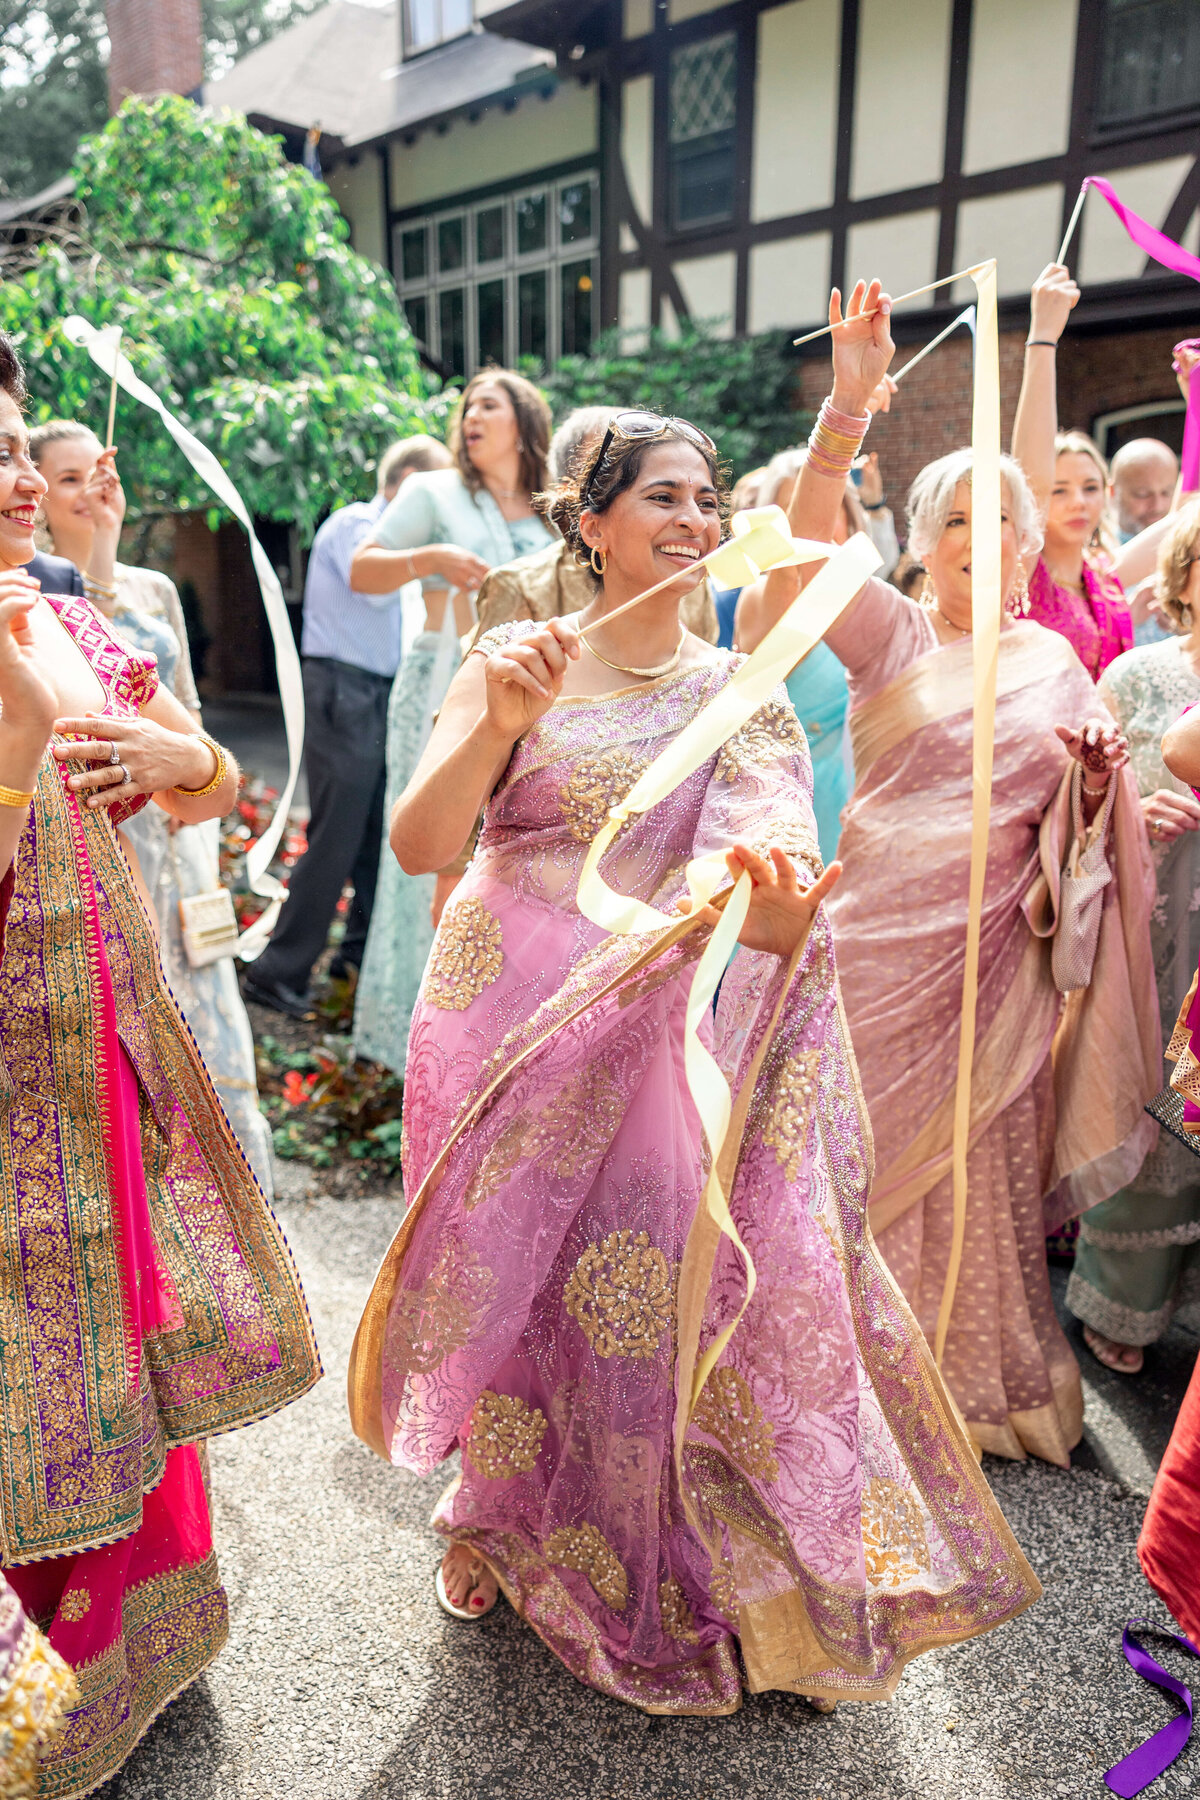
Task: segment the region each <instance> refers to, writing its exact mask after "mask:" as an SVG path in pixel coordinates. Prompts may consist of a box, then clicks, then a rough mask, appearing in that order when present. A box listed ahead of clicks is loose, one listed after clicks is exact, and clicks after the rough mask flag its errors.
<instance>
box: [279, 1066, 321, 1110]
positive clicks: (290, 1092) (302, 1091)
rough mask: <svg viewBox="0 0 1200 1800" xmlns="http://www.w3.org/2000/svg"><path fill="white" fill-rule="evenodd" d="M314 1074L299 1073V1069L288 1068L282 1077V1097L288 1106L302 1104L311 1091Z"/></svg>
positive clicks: (314, 1079)
mask: <svg viewBox="0 0 1200 1800" xmlns="http://www.w3.org/2000/svg"><path fill="white" fill-rule="evenodd" d="M316 1079H317V1078H316V1076H315V1075H301V1073H300V1071H299V1069H289V1070H288V1072H287V1074H286V1075H285V1076H284V1078H283V1097H284V1099H285V1100H286V1101H287V1103H288V1105H289V1106H304V1105H305V1104H306V1102H307V1100H308V1096H309V1094H310V1093H311V1092H312V1087H313V1083H314V1082H315V1081H316Z"/></svg>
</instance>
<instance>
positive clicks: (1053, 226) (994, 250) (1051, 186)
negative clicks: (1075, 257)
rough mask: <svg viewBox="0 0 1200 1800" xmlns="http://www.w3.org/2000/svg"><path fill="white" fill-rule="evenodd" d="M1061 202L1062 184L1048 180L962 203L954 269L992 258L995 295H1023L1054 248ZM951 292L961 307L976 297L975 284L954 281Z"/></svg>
mask: <svg viewBox="0 0 1200 1800" xmlns="http://www.w3.org/2000/svg"><path fill="white" fill-rule="evenodd" d="M1062 198H1063V191H1062V184H1061V183H1060V182H1057V181H1053V182H1048V183H1047V184H1046V185H1045V186H1043V187H1033V188H1023V189H1021V191H1020V192H1019V193H1016V194H989V195H988V196H987V198H986V199H982V200H964V201H963V203H962V204H961V205H960V207H959V209H958V235H957V238H956V239H955V245H954V267H955V268H956V269H966V268H969V267H970V266H971V264H972V263H977V262H982V261H983V260H984V258H985V257H988V256H994V257H995V258H996V279H997V282H998V285H999V291H1000V293H1001V294H1023V293H1028V291H1029V289H1030V288H1031V287H1032V286H1033V284H1034V282H1035V281H1036V280H1037V277H1038V276H1039V275H1040V274H1041V272H1042V270H1043V269H1044V268H1045V266H1046V264H1047V263H1048V262H1049V261H1050V259H1051V257H1052V256H1053V255H1054V253H1055V251H1056V250H1057V249H1058V245H1059V240H1060V238H1061V237H1062ZM951 292H952V293H953V295H954V297H955V299H957V300H960V301H961V302H962V303H963V304H964V305H965V304H966V302H967V301H968V300H974V298H975V284H974V282H972V281H957V282H955V284H954V287H953V288H952V290H951Z"/></svg>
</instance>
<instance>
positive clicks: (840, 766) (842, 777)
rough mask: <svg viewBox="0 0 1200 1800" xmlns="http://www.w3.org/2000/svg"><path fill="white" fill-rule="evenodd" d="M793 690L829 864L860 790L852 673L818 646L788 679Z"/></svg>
mask: <svg viewBox="0 0 1200 1800" xmlns="http://www.w3.org/2000/svg"><path fill="white" fill-rule="evenodd" d="M787 691H788V697H789V699H790V700H791V702H792V705H793V706H794V707H795V709H796V717H797V718H798V719H799V721H800V723H801V725H803V727H804V735H805V737H806V738H807V739H808V748H809V752H810V754H811V756H812V771H813V811H814V812H815V813H816V816H817V838H818V841H819V842H820V845H821V855H822V857H823V858H824V860H825V861H826V862H827V863H829V862H832V861H833V859H834V857H835V856H836V855H837V847H838V839H839V837H840V836H841V832H842V824H841V813H842V808H843V806H845V804H846V802H847V800H848V799H849V798H850V795H851V793H852V792H853V789H854V769H853V765H852V761H851V756H850V741H849V738H848V736H847V733H846V710H847V707H848V705H849V696H848V693H847V688H846V671H845V669H844V668H843V667H842V665H841V663H840V662H839V661H838V659H837V657H836V656H835V655H834V654H833V651H832V650H831V649H830V648H829V646H828V645H827V644H818V645H817V646H816V648H815V649H814V650H811V651H810V652H809V654H808V655H807V656H806V657H805V659H804V661H803V662H802V663H801V664H800V667H799V668H798V669H794V670H793V671H792V673H791V674H790V675H789V676H788V679H787Z"/></svg>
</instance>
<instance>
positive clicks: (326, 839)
mask: <svg viewBox="0 0 1200 1800" xmlns="http://www.w3.org/2000/svg"><path fill="white" fill-rule="evenodd" d="M391 687H392V682H391V677H390V676H388V675H372V674H370V673H369V672H368V671H367V670H366V669H358V668H355V667H354V665H353V664H352V663H344V662H335V661H334V659H333V658H332V657H326V656H309V657H306V658H305V661H304V705H305V726H304V770H305V774H306V775H307V777H308V801H309V807H310V809H311V816H310V818H309V823H308V848H307V850H306V851H305V853H304V855H303V856H302V857H301V858H300V861H299V862H298V863H297V864H296V866H295V868H294V869H293V870H292V875H291V880H290V882H289V884H288V899H287V902H286V904H285V906H284V908H283V911H282V912H281V913H280V915H279V924H278V925H277V926H276V928H275V933H274V936H273V937H272V939H271V942H270V943H269V944H268V945H267V947H266V949H265V950H264V951H263V953H262V955H261V956H260V957H259V959H258V961H257V962H256V963H255V964H254V974H255V977H256V979H258V980H261V981H268V982H281V983H282V984H283V985H284V986H285V987H290V988H293V989H295V990H296V992H297V993H301V994H302V993H304V992H305V991H306V989H307V987H308V983H309V979H310V977H311V975H312V971H313V965H314V963H315V962H316V961H317V958H318V957H319V956H320V954H321V952H322V951H323V950H324V948H325V945H326V943H327V941H328V938H329V927H330V924H331V922H332V920H333V916H334V913H335V911H336V910H337V903H338V901H339V900H340V899H341V897H342V889H343V888H344V887H345V885H346V882H347V881H352V882H353V883H354V898H353V900H352V901H351V903H350V910H349V914H348V916H347V919H346V934H345V937H344V938H343V940H342V951H341V953H342V956H343V957H344V958H345V960H346V961H347V962H349V963H353V964H355V965H356V966H357V965H358V964H360V963H361V962H362V958H363V950H364V948H365V946H366V941H367V928H368V926H369V925H370V923H371V908H372V906H373V905H374V903H375V884H376V881H377V879H378V875H379V853H380V848H381V844H382V839H383V802H384V793H385V789H386V784H387V774H386V751H387V708H388V695H389V694H390V692H391Z"/></svg>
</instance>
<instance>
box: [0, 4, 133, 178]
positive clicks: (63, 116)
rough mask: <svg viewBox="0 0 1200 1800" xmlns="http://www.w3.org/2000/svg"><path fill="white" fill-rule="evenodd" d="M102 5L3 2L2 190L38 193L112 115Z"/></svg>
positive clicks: (0, 53) (0, 72)
mask: <svg viewBox="0 0 1200 1800" xmlns="http://www.w3.org/2000/svg"><path fill="white" fill-rule="evenodd" d="M106 30H107V28H106V25H105V19H104V5H103V0H44V4H42V5H40V6H33V5H30V4H29V0H0V192H3V193H5V194H37V193H40V192H41V190H42V189H43V188H45V187H49V185H50V183H51V182H52V181H56V180H57V179H58V177H59V176H60V175H63V174H65V173H66V171H67V170H68V169H69V168H70V166H71V158H72V156H74V154H75V146H76V144H77V143H78V142H79V140H80V138H81V137H82V136H83V134H84V132H86V131H96V130H98V129H99V127H100V126H101V125H103V123H104V121H105V119H106V118H107V117H108V81H107V77H106V75H105V72H104V71H105V62H106V58H107V54H108V38H107V35H106Z"/></svg>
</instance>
